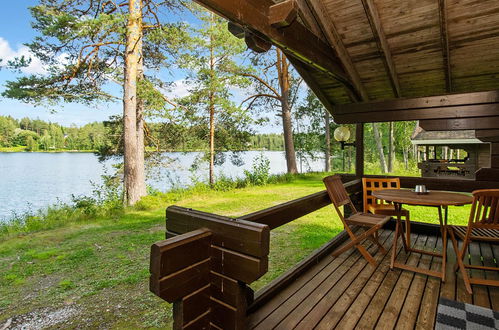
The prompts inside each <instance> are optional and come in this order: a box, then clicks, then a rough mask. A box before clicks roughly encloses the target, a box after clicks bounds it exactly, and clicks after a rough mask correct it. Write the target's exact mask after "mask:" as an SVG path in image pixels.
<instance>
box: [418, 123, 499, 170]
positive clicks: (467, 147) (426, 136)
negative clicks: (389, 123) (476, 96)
mask: <svg viewBox="0 0 499 330" xmlns="http://www.w3.org/2000/svg"><path fill="white" fill-rule="evenodd" d="M411 142H412V144H413V145H414V146H415V147H416V149H417V155H418V157H417V158H418V168H419V169H421V176H422V177H424V178H463V179H474V178H475V172H476V171H477V170H478V169H480V168H487V167H490V143H487V142H482V141H480V140H478V139H477V138H476V137H475V131H472V130H464V131H429V132H427V131H425V130H423V129H422V128H421V127H417V128H416V130H415V132H414V134H413V136H412V138H411Z"/></svg>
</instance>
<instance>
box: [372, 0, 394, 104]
mask: <svg viewBox="0 0 499 330" xmlns="http://www.w3.org/2000/svg"><path fill="white" fill-rule="evenodd" d="M362 5H363V6H364V11H365V13H366V16H367V19H368V20H369V25H371V30H372V33H373V36H374V39H375V40H376V44H377V45H378V49H379V51H380V53H381V58H382V59H383V64H384V65H385V69H386V73H387V74H388V78H389V79H390V83H391V85H392V89H393V94H394V95H395V97H401V96H402V93H401V92H400V85H399V80H398V76H397V70H396V68H395V64H394V63H393V58H392V53H391V51H390V47H389V45H388V41H387V40H386V36H385V32H384V31H383V27H382V25H381V19H380V18H379V14H378V10H377V9H376V5H375V4H374V1H373V0H362Z"/></svg>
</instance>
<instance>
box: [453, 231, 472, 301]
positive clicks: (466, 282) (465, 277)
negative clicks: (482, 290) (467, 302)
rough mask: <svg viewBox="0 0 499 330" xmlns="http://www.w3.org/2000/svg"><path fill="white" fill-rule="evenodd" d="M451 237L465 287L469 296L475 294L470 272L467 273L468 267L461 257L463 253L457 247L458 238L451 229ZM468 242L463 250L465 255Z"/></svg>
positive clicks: (464, 243) (464, 244)
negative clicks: (469, 275)
mask: <svg viewBox="0 0 499 330" xmlns="http://www.w3.org/2000/svg"><path fill="white" fill-rule="evenodd" d="M449 236H450V239H451V241H452V246H453V247H454V251H455V252H456V261H457V265H458V267H459V269H460V270H461V275H463V280H464V287H465V288H466V291H468V293H469V294H473V290H472V289H471V283H470V279H469V277H468V272H467V271H466V267H465V266H464V263H463V257H462V255H461V251H460V250H459V248H458V245H457V240H456V237H455V236H454V230H453V229H452V228H450V230H449ZM466 245H467V244H466V242H463V250H462V253H464V250H465V249H466Z"/></svg>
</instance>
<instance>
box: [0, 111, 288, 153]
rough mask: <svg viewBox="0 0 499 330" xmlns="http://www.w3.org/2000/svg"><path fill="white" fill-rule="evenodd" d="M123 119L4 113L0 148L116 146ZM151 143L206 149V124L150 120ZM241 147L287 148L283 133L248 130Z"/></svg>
mask: <svg viewBox="0 0 499 330" xmlns="http://www.w3.org/2000/svg"><path fill="white" fill-rule="evenodd" d="M119 121H121V119H114V120H110V121H106V122H93V123H89V124H86V125H84V126H81V127H78V126H76V125H70V126H63V125H60V124H58V123H51V122H47V121H44V120H40V119H30V118H27V117H25V118H22V119H19V120H18V119H15V118H13V117H11V116H0V148H11V147H23V148H24V150H25V151H61V150H67V151H94V152H104V151H105V150H107V149H113V148H114V147H115V144H116V143H118V141H119V140H120V138H121V133H120V132H118V131H119V129H117V128H118V127H119V126H118V125H115V123H116V124H117V123H118V122H119ZM147 128H148V130H147V137H148V138H147V146H148V147H149V148H150V150H158V151H203V150H205V149H206V143H205V139H204V136H203V135H204V134H205V132H204V129H203V126H198V127H196V126H190V127H185V126H181V125H173V124H165V123H147ZM243 140H244V143H243V144H241V147H242V149H241V150H283V149H284V140H283V136H282V134H275V133H273V134H252V135H250V134H248V135H247V136H246V138H245V139H243Z"/></svg>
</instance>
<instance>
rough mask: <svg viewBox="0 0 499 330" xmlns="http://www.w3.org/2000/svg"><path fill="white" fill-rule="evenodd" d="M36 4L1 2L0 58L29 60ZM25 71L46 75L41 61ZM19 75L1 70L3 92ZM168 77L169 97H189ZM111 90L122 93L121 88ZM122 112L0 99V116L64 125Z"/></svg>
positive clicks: (112, 106) (273, 129)
mask: <svg viewBox="0 0 499 330" xmlns="http://www.w3.org/2000/svg"><path fill="white" fill-rule="evenodd" d="M36 4H37V1H36V0H16V1H7V0H3V1H2V10H1V11H0V58H1V59H3V61H4V62H6V61H7V60H9V59H13V58H15V57H18V56H21V55H25V56H27V57H30V56H29V55H30V54H29V50H28V48H27V47H26V46H24V44H25V43H27V42H30V41H31V40H32V39H33V37H34V36H35V33H36V31H34V30H33V29H32V28H31V21H32V18H31V15H30V13H29V10H28V7H29V6H33V5H36ZM23 71H24V73H25V74H36V73H43V66H42V64H41V63H40V61H39V60H37V59H36V58H34V59H32V62H31V64H30V66H29V67H28V68H25V69H23ZM16 76H19V74H16V73H13V72H10V71H9V70H5V69H3V70H0V92H2V91H3V90H4V89H5V82H6V81H8V80H15V78H16ZM169 78H170V81H174V82H175V85H174V87H173V91H172V92H171V95H170V96H172V95H175V96H177V97H182V96H186V95H187V94H188V91H187V86H186V84H185V83H184V82H183V74H182V73H180V72H178V71H176V72H173V73H172V74H171V75H170V77H169ZM112 88H113V89H116V92H119V90H118V89H117V88H118V87H112ZM121 113H122V103H121V102H116V103H108V104H102V103H101V104H99V105H98V106H93V107H90V106H87V105H82V104H60V105H57V107H51V108H47V107H43V106H34V105H31V104H26V103H23V102H20V101H16V100H12V99H7V98H3V97H0V115H4V116H6V115H9V116H12V117H14V118H17V119H20V118H23V117H30V118H39V119H42V120H46V121H51V122H57V123H60V124H62V125H65V126H69V125H72V124H74V125H77V126H82V125H85V124H86V123H90V122H94V121H103V120H106V119H108V118H109V116H112V115H118V114H121ZM255 130H256V131H258V132H261V133H277V132H280V127H279V126H278V125H276V123H275V120H271V122H270V123H268V124H267V125H266V126H264V127H257V128H255Z"/></svg>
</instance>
